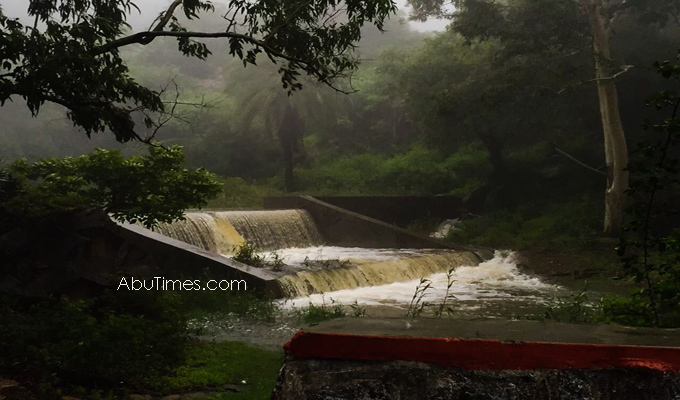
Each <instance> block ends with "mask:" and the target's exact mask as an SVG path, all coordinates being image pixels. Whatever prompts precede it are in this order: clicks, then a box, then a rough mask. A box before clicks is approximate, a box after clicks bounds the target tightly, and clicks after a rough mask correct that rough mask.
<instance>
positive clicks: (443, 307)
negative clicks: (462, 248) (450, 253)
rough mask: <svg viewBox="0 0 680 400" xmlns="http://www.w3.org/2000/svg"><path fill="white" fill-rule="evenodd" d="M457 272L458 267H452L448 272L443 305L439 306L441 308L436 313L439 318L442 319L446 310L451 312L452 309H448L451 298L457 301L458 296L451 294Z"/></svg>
mask: <svg viewBox="0 0 680 400" xmlns="http://www.w3.org/2000/svg"><path fill="white" fill-rule="evenodd" d="M455 270H456V267H451V268H449V270H448V271H446V292H445V293H444V299H443V300H442V302H441V304H439V308H438V309H437V311H435V313H434V315H435V316H436V317H437V318H441V316H442V314H443V313H444V310H446V311H448V312H451V311H452V310H451V307H448V308H447V307H446V306H447V304H446V302H447V301H448V299H449V298H453V299H455V298H456V296H454V295H452V294H450V291H451V286H453V282H455V281H454V280H453V272H454V271H455Z"/></svg>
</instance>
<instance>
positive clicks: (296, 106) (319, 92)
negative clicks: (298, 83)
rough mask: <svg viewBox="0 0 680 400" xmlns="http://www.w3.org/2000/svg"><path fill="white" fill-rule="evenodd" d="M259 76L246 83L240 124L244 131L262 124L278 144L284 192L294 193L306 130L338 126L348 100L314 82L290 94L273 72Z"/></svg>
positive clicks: (266, 132)
mask: <svg viewBox="0 0 680 400" xmlns="http://www.w3.org/2000/svg"><path fill="white" fill-rule="evenodd" d="M263 70H264V68H263ZM249 72H252V71H249ZM235 75H238V74H235ZM257 75H259V76H256V77H253V76H252V74H250V76H249V78H250V79H249V80H247V81H246V80H243V81H242V82H243V83H242V84H241V86H242V87H241V88H240V90H241V91H247V94H246V95H245V96H244V97H243V100H242V101H240V103H239V105H238V106H237V115H238V117H237V118H238V120H239V121H238V122H239V123H240V126H241V128H242V129H243V130H244V131H249V130H252V128H253V127H254V125H256V123H261V124H262V128H263V131H264V133H265V134H266V135H267V137H268V138H271V139H274V140H277V141H278V143H279V147H280V149H281V152H282V156H283V169H284V189H285V191H287V192H291V191H294V190H295V175H294V172H293V171H294V168H295V164H296V158H297V156H299V155H300V154H301V153H302V151H303V146H302V143H303V138H304V136H305V133H306V132H305V130H306V128H307V127H308V125H309V124H310V123H317V124H319V125H322V126H325V127H328V128H330V127H331V126H330V125H335V124H336V121H337V113H338V111H341V110H342V108H343V107H342V106H343V105H345V104H347V103H348V100H347V98H346V96H345V95H342V94H341V93H338V92H336V91H333V90H332V89H331V88H329V87H327V86H325V85H322V84H318V83H311V82H309V83H306V84H305V86H304V88H303V89H302V90H300V91H296V92H293V93H289V92H288V91H287V90H286V89H283V88H281V82H280V76H279V74H278V73H277V72H276V71H274V70H273V69H270V70H269V71H263V72H262V73H261V74H260V71H258V74H257Z"/></svg>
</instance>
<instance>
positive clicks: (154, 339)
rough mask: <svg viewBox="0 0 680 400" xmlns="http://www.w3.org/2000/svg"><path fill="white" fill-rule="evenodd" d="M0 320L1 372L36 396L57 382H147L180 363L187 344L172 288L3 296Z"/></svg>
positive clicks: (130, 385)
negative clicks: (75, 296)
mask: <svg viewBox="0 0 680 400" xmlns="http://www.w3.org/2000/svg"><path fill="white" fill-rule="evenodd" d="M0 320H2V321H3V328H2V329H0V354H2V357H1V358H0V375H2V376H10V377H13V378H15V379H18V380H20V381H21V382H22V383H24V384H26V385H28V386H33V387H34V389H35V390H37V391H38V393H41V394H42V396H48V395H49V393H51V392H52V393H53V392H54V390H55V388H56V387H59V388H65V389H66V390H67V391H69V390H74V389H75V388H77V387H81V386H82V387H87V388H98V389H103V390H112V391H119V390H120V388H121V387H125V388H126V389H127V390H133V389H135V388H139V387H143V386H147V385H148V384H150V383H151V382H154V381H155V380H157V379H159V378H160V377H161V376H163V375H164V374H167V373H169V372H171V371H172V370H173V369H174V368H176V367H177V366H179V365H181V364H182V363H183V362H184V361H185V352H186V349H187V347H188V345H189V343H190V340H189V336H188V333H187V329H186V318H185V317H184V314H183V312H182V307H181V302H180V301H179V299H178V298H177V297H176V296H174V295H173V294H172V293H163V292H106V293H105V294H104V295H103V296H101V297H100V298H99V299H96V300H88V301H75V300H70V299H67V298H60V299H44V300H39V301H32V302H28V301H26V300H25V299H19V298H16V297H13V296H9V295H4V296H3V298H2V306H1V307H0Z"/></svg>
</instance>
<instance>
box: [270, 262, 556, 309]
mask: <svg viewBox="0 0 680 400" xmlns="http://www.w3.org/2000/svg"><path fill="white" fill-rule="evenodd" d="M362 250H364V249H362ZM352 251H354V249H352ZM291 253H292V254H297V253H298V252H297V251H292V252H291ZM301 253H302V252H300V254H301ZM344 253H345V254H351V251H347V252H344ZM334 254H340V253H334ZM370 254H371V255H373V256H376V257H381V256H385V257H392V256H393V254H392V253H391V252H390V251H389V250H387V251H382V250H377V251H374V250H371V253H370ZM394 256H397V255H396V254H395V255H394ZM451 278H452V280H453V284H452V286H451V288H450V289H449V296H451V297H450V299H451V301H453V302H466V303H467V306H468V308H474V307H479V304H475V303H478V302H479V303H483V302H489V301H495V300H504V301H527V302H532V303H536V302H541V301H542V299H544V298H546V297H550V296H552V295H554V294H555V293H557V292H558V291H559V289H560V288H559V287H558V286H555V285H550V284H547V283H544V282H542V281H541V280H540V279H539V278H536V277H531V276H528V275H526V274H524V273H522V272H521V271H520V270H519V269H518V268H517V263H516V254H515V253H514V252H507V251H497V252H496V253H495V255H494V258H493V259H491V260H488V261H486V262H483V263H481V264H479V265H477V266H461V267H458V268H456V269H455V271H454V272H453V274H452V276H451ZM426 279H428V280H430V281H431V282H432V283H431V288H430V289H429V290H428V291H427V292H426V294H425V296H424V298H423V300H424V301H427V302H430V303H441V302H442V301H443V299H444V296H445V293H446V287H447V276H446V273H438V274H434V275H430V276H428V277H427V278H426ZM419 283H420V281H419V280H410V281H405V282H395V283H391V284H387V285H380V286H369V287H360V288H356V289H347V290H338V291H333V292H327V293H324V294H313V295H310V296H307V297H302V298H296V299H292V300H287V301H285V302H283V303H282V305H283V307H284V308H300V307H305V306H307V305H308V304H309V303H310V302H311V303H312V304H316V305H319V304H322V303H324V302H326V303H328V302H336V303H340V304H345V305H348V304H352V303H354V302H355V301H356V302H357V303H358V304H360V305H369V306H372V305H391V306H397V307H407V306H408V305H409V303H410V302H411V300H412V298H413V295H414V292H415V290H416V287H417V286H418V284H419Z"/></svg>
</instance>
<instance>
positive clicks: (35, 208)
mask: <svg viewBox="0 0 680 400" xmlns="http://www.w3.org/2000/svg"><path fill="white" fill-rule="evenodd" d="M183 161H184V155H183V154H182V148H181V147H178V146H173V147H170V148H167V149H164V148H160V147H149V154H148V155H146V156H135V157H130V158H125V157H123V156H122V155H121V154H120V153H119V152H118V151H107V150H102V149H98V150H95V152H94V153H92V154H90V155H83V156H80V157H77V158H74V157H67V158H64V159H56V158H53V159H46V160H41V161H38V162H36V163H34V164H29V163H28V162H27V161H26V160H20V161H17V162H15V163H14V164H13V165H12V166H11V168H10V171H11V174H12V176H13V178H14V179H16V180H17V181H18V182H19V188H18V190H16V191H15V193H14V195H13V196H12V197H11V198H9V199H7V200H6V201H4V202H3V203H2V204H0V207H1V208H2V209H3V210H4V211H5V212H7V213H9V214H11V215H13V216H15V217H17V218H26V217H40V216H44V215H47V214H50V213H54V212H59V211H65V210H71V209H79V208H89V207H97V208H102V209H104V210H105V211H107V212H108V213H110V214H111V215H112V216H113V217H114V218H116V219H118V220H120V221H126V222H132V223H134V222H140V223H142V224H144V225H145V226H147V227H152V226H155V225H156V224H157V223H159V222H172V221H173V220H176V219H179V218H182V216H183V214H184V210H185V209H187V208H190V207H201V206H204V205H206V204H207V199H208V198H210V197H213V196H215V195H216V194H217V193H218V192H219V190H220V184H219V183H218V182H217V181H216V178H215V176H214V175H212V174H210V173H208V172H207V171H206V170H204V169H202V168H199V169H197V170H193V171H191V170H188V169H186V168H184V167H183V166H182V162H183Z"/></svg>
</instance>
